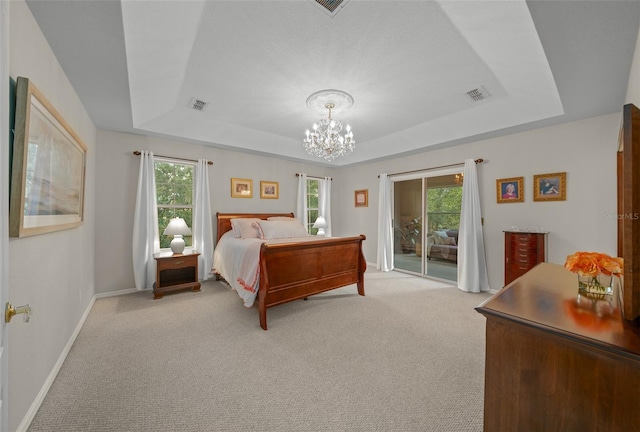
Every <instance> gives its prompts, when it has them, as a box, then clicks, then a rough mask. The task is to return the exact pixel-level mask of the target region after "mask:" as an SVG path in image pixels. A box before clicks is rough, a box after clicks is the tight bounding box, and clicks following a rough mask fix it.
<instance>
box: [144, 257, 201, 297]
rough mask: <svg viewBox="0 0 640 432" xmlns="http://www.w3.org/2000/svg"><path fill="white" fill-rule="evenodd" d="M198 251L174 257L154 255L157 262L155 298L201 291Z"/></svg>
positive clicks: (154, 285)
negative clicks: (175, 292)
mask: <svg viewBox="0 0 640 432" xmlns="http://www.w3.org/2000/svg"><path fill="white" fill-rule="evenodd" d="M199 255H200V254H199V253H198V252H196V251H192V252H187V253H185V254H177V255H174V254H173V253H171V252H161V253H158V254H155V255H153V258H155V260H156V283H155V284H153V298H154V299H159V298H162V296H163V295H164V293H166V292H172V291H179V290H183V289H188V288H190V289H192V290H193V291H200V282H198V256H199Z"/></svg>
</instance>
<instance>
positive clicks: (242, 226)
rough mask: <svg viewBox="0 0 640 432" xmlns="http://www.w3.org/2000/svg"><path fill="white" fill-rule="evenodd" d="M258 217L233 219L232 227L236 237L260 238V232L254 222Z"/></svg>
mask: <svg viewBox="0 0 640 432" xmlns="http://www.w3.org/2000/svg"><path fill="white" fill-rule="evenodd" d="M259 220H260V219H258V218H236V219H231V229H233V235H234V236H235V237H236V238H260V232H259V231H258V229H257V228H256V227H255V226H253V224H254V223H255V222H257V221H259Z"/></svg>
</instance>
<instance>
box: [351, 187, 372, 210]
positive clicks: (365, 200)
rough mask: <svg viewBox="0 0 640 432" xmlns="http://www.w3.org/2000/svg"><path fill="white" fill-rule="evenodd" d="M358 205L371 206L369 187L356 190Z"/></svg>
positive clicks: (355, 196)
mask: <svg viewBox="0 0 640 432" xmlns="http://www.w3.org/2000/svg"><path fill="white" fill-rule="evenodd" d="M354 199H355V205H356V207H369V189H360V190H357V191H355V192H354Z"/></svg>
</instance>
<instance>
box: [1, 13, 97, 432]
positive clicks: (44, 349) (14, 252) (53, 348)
mask: <svg viewBox="0 0 640 432" xmlns="http://www.w3.org/2000/svg"><path fill="white" fill-rule="evenodd" d="M10 23H11V29H10V57H9V72H10V74H11V77H12V78H14V79H15V78H16V77H18V76H24V77H27V78H29V79H30V80H31V81H32V82H33V83H34V84H35V85H36V87H38V89H39V90H40V91H41V92H42V93H43V94H44V95H45V97H46V98H47V99H48V100H49V101H50V102H51V104H53V106H54V107H55V108H56V109H57V110H58V111H59V112H60V114H61V115H62V117H63V118H64V119H65V120H66V121H67V123H68V124H69V125H70V126H71V127H72V128H73V129H74V130H75V132H76V133H77V134H78V135H79V136H80V137H81V139H82V140H83V141H84V143H85V144H86V145H87V148H88V150H87V166H86V186H85V187H86V192H85V195H86V199H85V220H84V224H83V225H82V226H80V227H79V228H74V229H70V230H66V231H58V232H55V233H50V234H42V235H37V236H32V237H26V238H19V239H18V238H14V239H11V240H10V241H9V298H8V300H9V301H11V302H12V303H13V304H14V305H22V304H25V303H29V304H31V307H32V309H33V318H32V320H31V322H29V323H28V324H25V323H24V322H23V321H22V319H21V317H20V316H18V317H16V318H14V319H13V321H12V322H11V324H10V325H9V343H8V349H9V399H8V403H9V430H12V431H14V430H16V429H17V428H18V425H19V424H20V423H21V422H22V421H23V419H24V417H25V415H26V414H27V412H28V411H29V408H30V407H31V405H32V403H33V402H34V400H35V399H36V397H37V395H38V393H39V392H40V390H41V388H42V386H43V384H44V383H45V381H46V379H47V377H48V375H49V374H50V372H51V371H52V370H53V368H54V365H55V364H56V362H57V361H58V358H59V357H60V355H61V353H62V352H63V350H64V348H65V345H66V344H67V342H68V341H69V339H70V337H71V335H72V334H73V332H74V330H75V329H76V326H77V325H78V323H79V322H80V321H81V318H82V315H83V313H84V312H85V310H86V309H87V307H88V305H89V303H90V301H91V299H92V298H93V295H94V284H93V281H94V259H93V255H94V249H95V242H94V229H95V227H94V220H95V211H94V209H95V204H94V203H95V191H94V180H95V160H96V159H95V157H96V151H95V150H96V145H95V133H96V130H95V127H94V125H93V123H92V122H91V120H90V119H89V116H88V115H87V113H86V111H85V110H84V108H83V106H82V104H81V103H80V101H79V99H78V97H77V95H76V94H75V92H74V90H73V87H72V86H71V84H70V83H69V81H68V80H67V78H66V76H65V74H64V72H63V71H62V69H61V67H60V65H59V64H58V62H57V60H56V58H55V56H54V55H53V53H52V51H51V49H50V47H49V45H48V43H47V41H46V40H45V39H44V36H43V35H42V33H41V31H40V28H39V27H38V25H37V23H36V22H35V20H34V18H33V16H32V15H31V12H30V10H29V8H28V7H27V5H26V3H24V2H23V1H12V2H11V4H10ZM2 163H6V161H3V162H2Z"/></svg>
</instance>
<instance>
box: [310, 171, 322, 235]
mask: <svg viewBox="0 0 640 432" xmlns="http://www.w3.org/2000/svg"><path fill="white" fill-rule="evenodd" d="M319 188H320V181H319V180H316V179H310V178H307V232H309V234H312V235H316V234H317V233H318V228H314V227H313V224H314V223H315V221H316V219H318V189H319Z"/></svg>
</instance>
